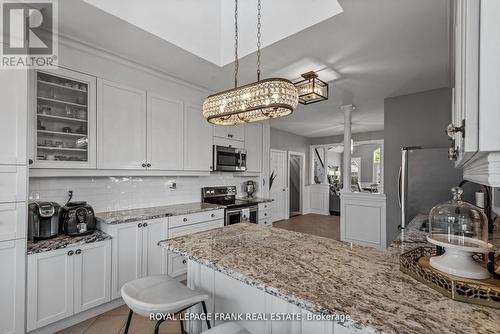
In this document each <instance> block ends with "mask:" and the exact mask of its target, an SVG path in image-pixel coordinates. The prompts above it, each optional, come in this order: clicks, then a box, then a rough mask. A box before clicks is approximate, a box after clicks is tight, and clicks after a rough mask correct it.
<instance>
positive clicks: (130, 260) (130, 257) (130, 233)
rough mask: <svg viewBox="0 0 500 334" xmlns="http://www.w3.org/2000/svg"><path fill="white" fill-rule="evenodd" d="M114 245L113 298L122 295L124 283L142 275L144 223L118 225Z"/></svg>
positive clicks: (112, 264)
mask: <svg viewBox="0 0 500 334" xmlns="http://www.w3.org/2000/svg"><path fill="white" fill-rule="evenodd" d="M139 224H140V226H141V227H139ZM112 245H113V260H114V261H112V263H111V266H112V274H111V276H112V282H111V298H113V299H114V298H118V297H120V296H121V288H122V286H123V284H125V283H127V282H130V281H133V280H135V279H137V278H140V277H141V276H142V223H139V222H134V223H130V224H122V225H119V226H117V227H116V231H115V233H114V235H113V242H112Z"/></svg>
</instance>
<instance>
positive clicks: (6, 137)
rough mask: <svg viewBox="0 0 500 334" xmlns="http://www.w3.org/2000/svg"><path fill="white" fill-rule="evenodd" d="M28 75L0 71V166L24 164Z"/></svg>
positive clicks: (21, 71) (21, 72)
mask: <svg viewBox="0 0 500 334" xmlns="http://www.w3.org/2000/svg"><path fill="white" fill-rule="evenodd" d="M27 94H28V73H27V72H26V71H24V70H15V71H6V70H3V71H0V101H2V112H1V115H2V121H1V122H0V142H2V143H3V145H2V152H1V154H0V164H26V137H27V124H28V123H27V115H26V109H27V105H28V103H27V98H26V97H27Z"/></svg>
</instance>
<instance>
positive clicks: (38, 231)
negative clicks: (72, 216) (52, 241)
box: [28, 202, 61, 242]
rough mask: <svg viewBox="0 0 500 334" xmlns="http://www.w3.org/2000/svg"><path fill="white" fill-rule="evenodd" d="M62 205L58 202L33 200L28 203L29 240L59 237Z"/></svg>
mask: <svg viewBox="0 0 500 334" xmlns="http://www.w3.org/2000/svg"><path fill="white" fill-rule="evenodd" d="M60 214H61V207H60V206H59V204H57V203H56V202H31V203H30V204H29V205H28V240H30V241H34V242H36V241H38V240H43V239H49V238H53V237H57V236H58V234H59V218H60Z"/></svg>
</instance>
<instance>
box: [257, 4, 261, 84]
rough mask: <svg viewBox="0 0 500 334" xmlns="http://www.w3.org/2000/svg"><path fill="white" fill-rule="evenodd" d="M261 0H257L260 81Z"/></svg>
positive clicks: (258, 69) (258, 73) (258, 71)
mask: <svg viewBox="0 0 500 334" xmlns="http://www.w3.org/2000/svg"><path fill="white" fill-rule="evenodd" d="M260 1H261V0H257V81H260V38H261V32H260V30H261V26H262V24H261V9H262V5H261V2H260Z"/></svg>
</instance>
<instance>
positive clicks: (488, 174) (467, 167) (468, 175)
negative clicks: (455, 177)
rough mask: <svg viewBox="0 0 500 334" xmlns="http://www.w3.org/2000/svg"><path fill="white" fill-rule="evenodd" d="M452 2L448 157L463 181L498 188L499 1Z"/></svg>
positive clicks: (469, 0) (499, 150) (499, 118)
mask: <svg viewBox="0 0 500 334" xmlns="http://www.w3.org/2000/svg"><path fill="white" fill-rule="evenodd" d="M454 4H455V15H454V28H455V29H454V32H455V39H454V43H455V52H454V55H455V57H454V65H455V72H454V74H455V89H454V97H453V99H454V101H453V113H452V125H453V127H450V128H449V130H451V131H449V132H452V137H453V139H454V142H455V143H454V147H453V152H452V153H454V154H455V155H456V159H457V164H456V165H457V167H463V170H464V178H465V179H468V180H471V181H474V182H478V183H482V184H486V185H490V186H500V173H499V172H498V171H499V170H500V168H499V166H500V131H498V127H499V125H500V112H499V110H500V100H499V99H498V87H500V43H498V35H499V34H500V2H499V1H497V0H482V1H476V0H457V1H455V2H454Z"/></svg>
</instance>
